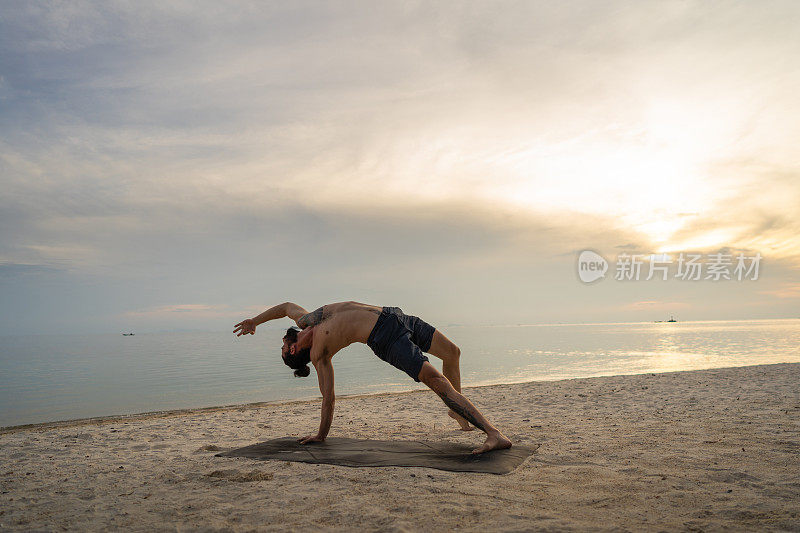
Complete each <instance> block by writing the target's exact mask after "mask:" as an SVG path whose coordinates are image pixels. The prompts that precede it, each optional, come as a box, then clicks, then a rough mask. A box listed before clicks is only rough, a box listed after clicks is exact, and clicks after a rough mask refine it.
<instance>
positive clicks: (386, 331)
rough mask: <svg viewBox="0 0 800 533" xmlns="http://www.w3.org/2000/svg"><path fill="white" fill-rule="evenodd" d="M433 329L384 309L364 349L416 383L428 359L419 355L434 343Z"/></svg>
mask: <svg viewBox="0 0 800 533" xmlns="http://www.w3.org/2000/svg"><path fill="white" fill-rule="evenodd" d="M434 331H436V328H434V327H433V326H431V325H430V324H428V323H427V322H425V321H424V320H422V319H421V318H419V317H416V316H410V315H406V314H404V313H403V311H402V310H401V309H400V308H399V307H384V308H383V310H382V311H381V316H379V317H378V321H377V322H376V323H375V327H374V328H372V331H371V332H370V334H369V338H368V339H367V346H369V347H370V348H372V351H373V352H375V355H377V356H378V357H380V358H381V359H383V360H384V361H386V362H387V363H389V364H390V365H392V366H394V367H397V368H399V369H400V370H402V371H403V372H405V373H406V374H408V375H409V376H411V377H412V379H413V380H414V381H419V377H418V376H419V371H420V370H422V365H423V364H424V363H425V361H427V360H428V358H427V357H426V356H425V355H422V352H427V351H428V350H429V349H430V347H431V342H433V332H434Z"/></svg>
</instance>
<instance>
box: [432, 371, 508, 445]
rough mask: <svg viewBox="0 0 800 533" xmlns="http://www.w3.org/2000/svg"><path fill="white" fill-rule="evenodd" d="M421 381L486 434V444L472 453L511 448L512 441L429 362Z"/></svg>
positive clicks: (448, 405)
mask: <svg viewBox="0 0 800 533" xmlns="http://www.w3.org/2000/svg"><path fill="white" fill-rule="evenodd" d="M419 380H420V381H421V382H423V383H424V384H425V385H427V386H428V387H430V389H431V390H432V391H433V392H435V393H436V394H438V395H439V397H440V398H441V399H442V401H443V402H444V403H445V405H447V407H449V408H450V409H452V410H453V411H455V412H456V413H457V414H458V415H459V416H461V417H463V418H465V419H466V420H468V421H469V422H471V423H472V424H473V425H474V426H475V427H476V428H478V429H480V430H481V431H483V432H484V433H486V442H484V443H483V446H481V447H479V448H475V449H474V450H472V453H483V452H488V451H489V450H498V449H504V448H510V447H511V441H510V440H508V439H507V438H506V437H505V435H503V434H502V433H500V431H499V430H498V429H497V428H496V427H494V426H493V425H492V423H491V422H489V421H488V420H487V419H486V417H484V416H483V415H482V414H481V412H480V411H478V408H477V407H475V406H474V405H472V402H470V401H469V400H468V399H467V398H466V397H464V395H463V394H461V393H460V392H458V391H457V390H455V389H454V388H453V385H452V384H451V383H450V380H448V379H447V378H446V377H445V376H443V375H442V373H441V372H439V371H438V370H436V367H435V366H433V365H432V364H431V363H430V362H429V361H425V363H423V365H422V370H420V371H419Z"/></svg>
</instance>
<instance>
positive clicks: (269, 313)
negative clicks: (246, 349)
mask: <svg viewBox="0 0 800 533" xmlns="http://www.w3.org/2000/svg"><path fill="white" fill-rule="evenodd" d="M307 313H308V311H306V310H305V309H303V308H302V307H300V306H299V305H297V304H293V303H292V302H285V303H282V304H278V305H276V306H275V307H270V308H269V309H267V310H266V311H264V312H263V313H261V314H260V315H258V316H256V317H253V318H247V319H245V320H242V321H241V322H239V323H238V324H236V325H235V326H233V332H234V333H236V336H237V337H240V336H242V335H247V334H248V333H249V334H250V335H255V333H256V326H258V325H259V324H263V323H264V322H268V321H270V320H275V319H278V318H283V317H286V316H288V317H289V318H291V319H292V320H294V321H295V322H297V321H298V320H299V319H300V318H301V317H302V316H303V315H305V314H307Z"/></svg>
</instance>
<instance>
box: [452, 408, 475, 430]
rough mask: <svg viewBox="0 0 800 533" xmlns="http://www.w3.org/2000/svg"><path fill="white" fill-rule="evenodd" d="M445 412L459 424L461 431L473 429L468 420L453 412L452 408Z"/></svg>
mask: <svg viewBox="0 0 800 533" xmlns="http://www.w3.org/2000/svg"><path fill="white" fill-rule="evenodd" d="M447 414H448V415H450V418H452V419H453V420H455V421H456V422H458V425H459V426H461V431H472V430H473V429H475V428H474V427H472V426H470V425H469V422H467V421H466V420H464V419H463V418H462V417H460V416H458V415H457V414H455V413H454V412H453V410H452V409H450V410H449V411H447Z"/></svg>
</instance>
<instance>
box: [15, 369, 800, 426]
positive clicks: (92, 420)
mask: <svg viewBox="0 0 800 533" xmlns="http://www.w3.org/2000/svg"><path fill="white" fill-rule="evenodd" d="M780 365H800V363H794V362H786V363H766V364H758V365H735V366H725V367H711V368H698V369H691V370H667V371H663V372H637V373H630V374H600V375H596V376H587V377H574V378H555V379H534V380H525V381H509V382H503V383H487V384H480V385H467V386H464V387H462V390H464V391H467V390H475V389H484V388H490V387H502V386H511V385H524V384H531V383H558V382H569V381H575V380H593V379H602V378H613V377H624V376H645V375H656V374H658V375H663V374H682V373H688V372H707V371H712V370H730V369H734V368H757V367H770V366H780ZM428 392H430V391H429V390H428V389H412V390H400V391H386V392H369V393H357V394H337V395H336V399H337V400H344V399H361V398H372V397H381V396H395V395H398V396H399V395H409V394H420V393H428ZM320 398H321V397H319V396H318V397H315V398H297V399H293V400H274V401H265V402H249V403H241V404H230V405H214V406H208V407H187V408H183V409H166V410H163V411H144V412H141V413H130V414H116V415H114V414H112V415H103V416H94V417H86V418H74V419H67V420H55V421H52V422H34V423H31V424H18V425H14V426H0V435H3V434H6V433H16V432H18V431H25V430H47V429H57V428H65V427H76V426H84V425H102V424H109V423H112V424H113V423H117V422H132V421H139V420H149V419H155V418H169V417H175V416H187V415H196V414H203V413H215V412H220V411H233V410H237V411H239V410H242V409H261V408H265V407H282V406H287V405H294V404H308V403H312V402H319V401H320Z"/></svg>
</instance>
